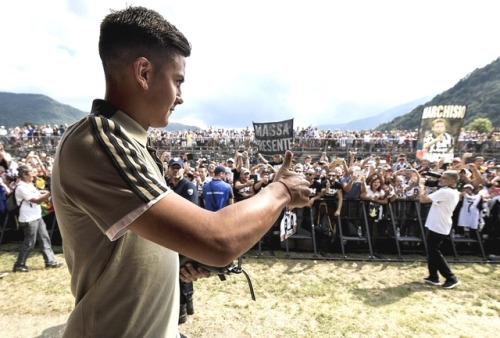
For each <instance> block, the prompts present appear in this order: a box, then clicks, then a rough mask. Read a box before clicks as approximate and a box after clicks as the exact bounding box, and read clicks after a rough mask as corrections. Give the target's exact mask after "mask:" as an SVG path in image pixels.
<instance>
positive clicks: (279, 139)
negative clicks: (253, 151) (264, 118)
mask: <svg viewBox="0 0 500 338" xmlns="http://www.w3.org/2000/svg"><path fill="white" fill-rule="evenodd" d="M253 129H254V131H255V142H256V143H257V146H258V147H259V153H261V154H263V155H273V154H283V153H284V152H285V151H286V150H289V149H292V143H293V119H290V120H285V121H279V122H266V123H255V122H254V123H253Z"/></svg>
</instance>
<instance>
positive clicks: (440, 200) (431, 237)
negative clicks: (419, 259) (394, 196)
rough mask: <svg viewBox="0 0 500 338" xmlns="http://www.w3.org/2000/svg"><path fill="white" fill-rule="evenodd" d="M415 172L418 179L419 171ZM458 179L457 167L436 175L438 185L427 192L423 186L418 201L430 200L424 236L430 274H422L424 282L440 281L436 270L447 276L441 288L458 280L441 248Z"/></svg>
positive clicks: (450, 224)
mask: <svg viewBox="0 0 500 338" xmlns="http://www.w3.org/2000/svg"><path fill="white" fill-rule="evenodd" d="M414 172H415V173H416V175H417V177H418V178H419V180H420V175H419V174H418V171H416V170H415V171H414ZM457 181H458V175H457V173H456V171H452V170H448V171H445V172H444V173H443V174H442V175H441V176H440V177H439V179H438V186H439V188H440V189H438V190H437V191H435V192H433V193H432V194H429V195H427V193H426V192H425V189H421V190H420V192H421V193H420V203H432V205H431V208H430V209H429V213H428V215H427V219H426V221H425V227H426V228H427V230H428V232H427V238H426V240H427V248H428V251H429V258H428V262H427V267H428V270H429V276H428V277H426V278H424V282H425V283H426V284H430V285H441V284H440V283H439V274H441V275H442V276H443V277H444V278H445V279H446V280H445V282H444V284H442V285H441V287H443V288H444V289H452V288H454V287H456V286H457V285H459V284H460V281H459V280H458V279H457V277H456V276H455V274H454V273H453V272H452V271H451V269H450V267H449V266H448V263H447V262H446V259H445V258H444V256H443V254H442V253H441V251H440V247H441V245H442V244H443V242H444V240H445V239H446V238H447V237H448V236H449V234H450V231H451V227H452V215H453V211H454V210H455V208H456V206H457V204H458V201H459V195H460V194H459V192H458V191H457V190H456V189H455V187H456V185H457ZM438 273H439V274H438Z"/></svg>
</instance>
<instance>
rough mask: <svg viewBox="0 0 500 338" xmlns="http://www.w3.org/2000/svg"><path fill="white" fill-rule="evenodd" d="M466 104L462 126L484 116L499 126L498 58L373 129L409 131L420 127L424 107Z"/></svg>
mask: <svg viewBox="0 0 500 338" xmlns="http://www.w3.org/2000/svg"><path fill="white" fill-rule="evenodd" d="M441 104H443V105H466V106H467V113H466V115H465V120H464V124H463V125H464V126H466V125H467V124H469V123H470V122H471V121H472V120H474V119H476V118H488V119H490V121H491V123H492V124H493V126H495V127H498V126H500V114H499V113H500V58H497V59H496V60H495V61H493V62H492V63H490V64H489V65H487V66H485V67H483V68H479V69H476V70H474V71H473V72H472V73H470V74H469V75H467V76H465V77H464V78H463V79H461V80H460V81H459V82H458V83H457V84H456V85H455V86H453V87H452V88H450V89H448V90H447V91H445V92H443V93H441V94H439V95H437V96H435V97H434V98H433V99H432V100H430V101H429V102H426V103H425V104H422V105H420V106H418V107H416V108H415V109H413V110H412V111H411V112H409V113H408V114H405V115H402V116H399V117H396V118H395V119H394V120H392V121H390V122H387V123H383V124H381V125H379V126H377V127H376V129H377V130H391V129H392V130H411V129H417V128H418V127H419V126H420V119H421V116H422V111H423V109H424V108H425V107H426V106H435V105H441Z"/></svg>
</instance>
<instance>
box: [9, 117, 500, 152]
mask: <svg viewBox="0 0 500 338" xmlns="http://www.w3.org/2000/svg"><path fill="white" fill-rule="evenodd" d="M66 128H67V125H49V124H47V125H41V126H33V125H25V126H22V127H15V128H5V127H4V126H1V127H0V140H1V143H4V144H5V145H6V147H7V146H8V147H10V148H15V149H24V150H26V149H28V150H29V149H43V150H44V151H46V152H50V151H51V150H53V149H54V147H55V146H57V144H58V140H59V137H60V136H61V135H62V134H63V133H64V131H65V129H66ZM254 136H255V135H254V130H253V127H248V126H247V127H245V128H217V127H209V128H205V129H197V130H194V129H184V130H178V131H167V130H162V129H151V130H150V131H149V137H150V142H151V145H152V146H153V147H154V148H156V149H158V150H162V149H163V150H165V149H168V150H171V151H172V150H175V149H177V150H182V149H186V150H187V149H193V148H199V149H208V150H210V149H220V148H222V149H232V148H238V147H240V146H245V147H246V148H251V147H254V146H255V142H254ZM417 139H418V131H417V130H390V131H377V130H362V131H357V130H339V129H335V130H320V129H319V128H317V127H313V126H308V127H296V128H295V129H294V144H293V146H294V148H295V150H299V149H304V148H306V149H308V150H310V149H314V148H317V149H318V150H319V149H323V150H332V151H333V150H353V149H360V150H365V151H376V150H384V151H389V152H402V151H405V152H413V151H415V150H416V143H417ZM486 142H489V143H490V144H489V147H488V148H492V147H493V148H498V150H499V151H500V134H499V133H497V132H492V133H478V132H474V131H465V130H464V129H463V130H462V132H461V133H460V135H459V137H458V144H457V147H456V149H455V150H456V151H464V152H465V151H480V150H481V145H483V144H485V143H486Z"/></svg>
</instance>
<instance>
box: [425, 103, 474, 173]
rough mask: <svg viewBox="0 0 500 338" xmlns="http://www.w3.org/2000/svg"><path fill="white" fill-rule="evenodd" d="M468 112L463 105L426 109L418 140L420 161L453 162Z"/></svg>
mask: <svg viewBox="0 0 500 338" xmlns="http://www.w3.org/2000/svg"><path fill="white" fill-rule="evenodd" d="M466 110H467V107H466V106H463V105H438V106H429V107H425V108H424V110H423V112H422V119H421V121H420V129H419V132H418V140H417V158H418V159H419V160H423V159H425V160H429V161H430V162H438V161H439V160H443V161H444V163H451V162H452V160H453V157H454V149H455V144H456V143H457V140H458V135H459V134H460V129H461V128H462V124H463V121H464V118H465V113H466Z"/></svg>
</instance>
